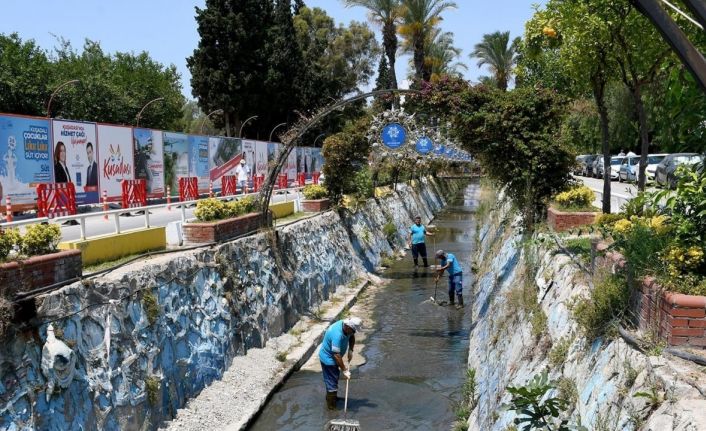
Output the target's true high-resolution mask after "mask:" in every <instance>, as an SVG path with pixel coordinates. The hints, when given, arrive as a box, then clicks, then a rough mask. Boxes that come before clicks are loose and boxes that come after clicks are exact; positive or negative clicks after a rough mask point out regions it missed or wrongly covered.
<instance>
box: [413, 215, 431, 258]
mask: <svg viewBox="0 0 706 431" xmlns="http://www.w3.org/2000/svg"><path fill="white" fill-rule="evenodd" d="M427 235H429V236H432V235H434V234H433V233H429V232H427V228H426V227H424V225H422V218H421V217H420V216H416V217H415V218H414V224H413V225H412V226H411V227H410V228H409V247H410V248H411V249H412V258H413V259H414V267H415V268H416V267H418V266H419V256H420V255H421V256H422V260H423V261H424V267H425V268H428V267H429V262H428V261H427V245H426V243H425V239H426V236H427Z"/></svg>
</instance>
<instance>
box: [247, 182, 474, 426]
mask: <svg viewBox="0 0 706 431" xmlns="http://www.w3.org/2000/svg"><path fill="white" fill-rule="evenodd" d="M477 193H478V186H477V185H470V186H469V187H468V188H466V189H465V190H464V191H462V192H461V193H460V195H459V196H458V199H457V200H456V201H455V203H452V204H451V205H449V206H448V207H447V208H446V209H445V210H444V211H442V212H440V213H439V214H438V215H437V218H436V219H435V220H434V221H433V222H432V224H433V225H435V226H436V232H437V233H436V235H435V236H434V237H430V238H428V239H427V248H428V252H429V255H430V262H429V263H430V264H433V263H434V259H433V255H434V250H433V248H434V247H436V248H437V249H439V248H441V249H444V250H445V251H448V252H451V253H454V254H455V255H456V256H457V258H458V259H459V262H461V264H462V267H463V273H464V297H465V301H466V306H465V308H464V309H462V310H457V309H456V308H454V307H447V306H439V305H435V304H433V303H431V302H430V301H429V297H430V296H431V295H433V293H434V272H433V271H431V270H428V269H424V268H419V270H418V271H415V270H414V267H413V263H412V259H411V257H410V256H406V257H405V259H403V260H398V261H397V262H396V263H395V264H394V265H393V266H392V267H391V268H389V269H388V270H387V271H385V272H384V273H383V274H382V277H384V278H386V279H387V280H388V283H387V284H385V285H384V286H381V287H377V288H373V289H372V290H371V292H369V293H368V296H367V298H363V299H361V301H359V304H358V305H357V306H356V307H354V308H353V309H352V312H353V313H355V314H357V315H360V316H361V317H363V319H364V322H363V324H364V328H365V329H364V334H363V337H359V338H362V339H361V340H360V344H361V345H362V346H361V349H356V350H360V355H361V356H360V357H358V356H357V357H356V358H355V359H354V363H353V367H352V373H353V378H352V379H351V381H350V395H349V401H348V408H349V411H348V417H349V418H351V419H357V420H359V421H360V423H361V430H362V431H372V430H375V431H377V430H432V429H433V430H448V429H450V428H451V426H452V425H453V422H454V419H455V414H454V405H455V403H456V402H457V401H458V400H459V399H460V388H461V386H462V384H463V378H464V376H465V370H466V361H467V355H468V338H469V331H470V328H471V324H472V319H471V314H472V313H471V301H472V299H471V294H470V293H471V292H470V291H471V282H472V278H471V271H470V261H471V256H472V252H473V248H474V236H475V235H474V234H475V224H474V214H473V211H474V208H475V204H476V198H477ZM420 263H421V259H420ZM447 280H448V279H447V277H444V278H443V279H442V280H441V281H440V282H439V287H438V294H437V297H438V299H440V300H441V299H444V300H448V296H447V284H446V283H447ZM357 353H358V352H356V354H357ZM344 388H345V383H344V380H341V383H340V385H339V396H340V397H343V393H344ZM339 408H340V410H338V411H336V412H329V411H327V410H326V407H325V403H324V387H323V381H322V376H321V368H320V365H319V361H318V353H315V354H314V355H313V356H312V358H311V359H310V360H309V361H308V363H307V364H306V365H305V366H304V367H302V369H301V370H300V371H298V372H296V373H295V374H294V375H292V377H291V378H290V379H289V380H288V381H287V382H286V383H285V384H284V385H283V387H282V388H281V389H280V390H279V391H278V392H277V393H276V394H275V395H274V396H273V398H272V399H271V400H270V402H269V403H268V405H267V406H266V408H265V410H264V411H263V413H262V414H261V415H260V417H259V418H258V419H257V421H256V422H255V423H254V424H253V425H252V427H251V428H250V429H251V430H254V431H273V430H302V431H303V430H316V431H321V430H323V429H324V426H325V424H326V423H327V421H328V420H330V419H334V418H337V417H342V414H343V411H342V408H343V402H340V403H339Z"/></svg>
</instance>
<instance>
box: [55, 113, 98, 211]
mask: <svg viewBox="0 0 706 431" xmlns="http://www.w3.org/2000/svg"><path fill="white" fill-rule="evenodd" d="M51 129H52V137H53V149H54V182H56V183H66V182H70V183H74V186H75V187H76V204H78V205H82V204H91V203H98V195H99V193H98V183H97V176H93V174H92V172H91V169H92V167H96V159H97V158H98V154H97V153H98V149H97V148H96V147H97V145H96V125H95V124H94V123H82V122H77V121H62V120H53V121H52V127H51ZM88 174H91V177H89V178H87V177H86V175H88Z"/></svg>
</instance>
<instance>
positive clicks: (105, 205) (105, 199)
mask: <svg viewBox="0 0 706 431" xmlns="http://www.w3.org/2000/svg"><path fill="white" fill-rule="evenodd" d="M103 211H104V212H105V214H103V220H105V221H108V191H107V190H103Z"/></svg>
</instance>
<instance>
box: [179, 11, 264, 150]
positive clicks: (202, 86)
mask: <svg viewBox="0 0 706 431" xmlns="http://www.w3.org/2000/svg"><path fill="white" fill-rule="evenodd" d="M272 15H273V14H272V3H271V1H264V2H263V1H261V0H206V7H205V8H204V9H200V8H198V7H197V8H196V23H197V27H198V32H199V35H200V37H201V39H200V40H199V44H198V47H197V48H196V49H195V50H194V53H193V55H192V56H191V57H189V58H187V60H186V61H187V66H188V67H189V70H190V71H191V88H192V94H193V96H194V97H196V98H197V99H198V100H199V104H200V106H201V108H202V109H203V110H204V111H206V112H210V111H213V110H214V109H223V111H224V114H223V118H224V122H225V124H224V128H225V131H226V134H227V135H228V136H232V135H233V131H236V132H237V130H238V127H239V126H240V123H241V121H242V120H243V119H245V118H247V117H246V116H248V115H254V114H253V113H259V111H260V107H263V106H265V105H266V103H267V102H269V100H268V98H269V97H268V96H267V94H266V93H265V89H264V86H263V81H264V79H265V76H266V74H267V67H268V64H267V63H268V62H267V61H264V60H265V59H267V58H268V57H267V52H266V51H265V47H264V44H265V41H266V40H267V39H268V37H269V32H270V27H271V26H272V23H273V16H272Z"/></svg>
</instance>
